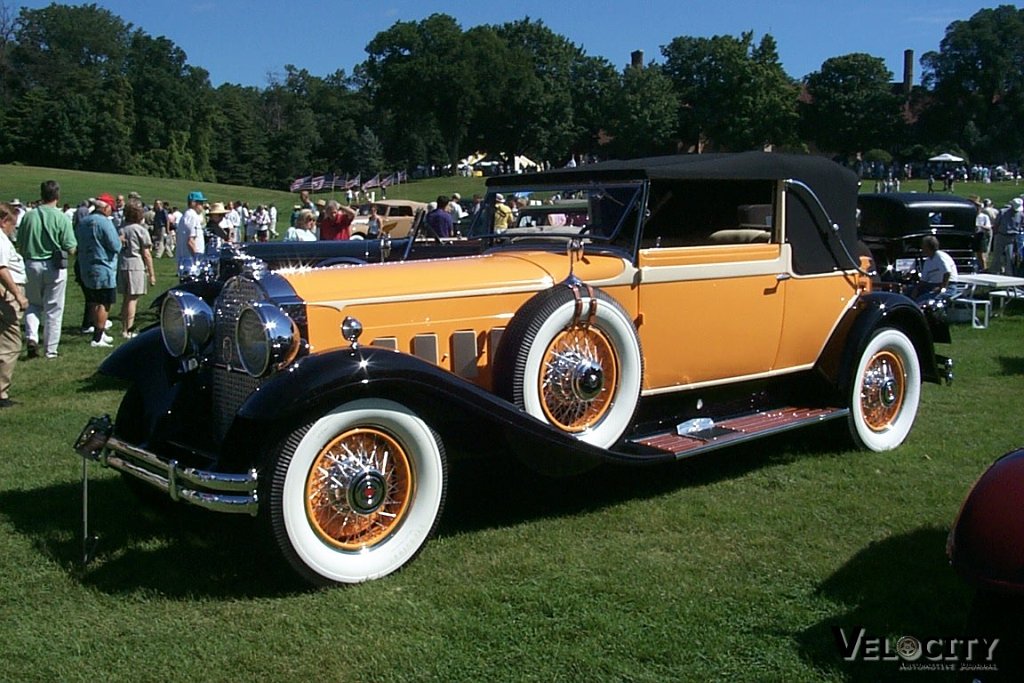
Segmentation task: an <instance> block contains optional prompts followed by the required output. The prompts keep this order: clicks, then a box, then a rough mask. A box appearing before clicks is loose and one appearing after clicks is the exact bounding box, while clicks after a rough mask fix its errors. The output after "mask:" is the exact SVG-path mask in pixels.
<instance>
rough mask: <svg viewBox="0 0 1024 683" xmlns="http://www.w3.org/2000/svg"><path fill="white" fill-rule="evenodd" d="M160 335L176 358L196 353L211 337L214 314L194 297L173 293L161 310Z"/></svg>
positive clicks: (171, 292) (176, 291)
mask: <svg viewBox="0 0 1024 683" xmlns="http://www.w3.org/2000/svg"><path fill="white" fill-rule="evenodd" d="M160 334H161V336H162V337H163V340H164V348H165V349H167V353H169V354H171V355H172V356H174V357H175V358H178V357H180V356H184V355H185V354H189V353H198V352H199V350H200V349H202V348H203V347H204V346H205V345H206V342H208V341H210V337H211V336H212V334H213V311H212V310H211V309H210V307H209V306H208V305H207V304H206V302H205V301H203V300H202V299H200V298H199V297H198V296H196V295H195V294H190V293H188V292H181V291H178V290H172V291H170V292H168V293H167V296H166V297H164V302H163V304H162V305H161V306H160Z"/></svg>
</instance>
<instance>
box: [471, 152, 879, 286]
mask: <svg viewBox="0 0 1024 683" xmlns="http://www.w3.org/2000/svg"><path fill="white" fill-rule="evenodd" d="M626 180H655V181H657V180H661V181H672V180H679V181H714V180H772V181H777V180H797V181H800V182H802V183H804V184H805V185H807V186H808V187H809V188H810V189H811V192H813V193H814V195H815V196H817V198H818V200H819V201H820V202H821V205H822V207H823V208H824V209H825V211H826V213H827V214H828V217H829V219H831V221H832V222H833V223H835V224H837V225H838V226H839V236H840V237H841V239H842V241H843V242H844V243H845V244H846V245H847V249H850V250H856V245H857V242H858V240H857V192H858V185H859V180H858V178H857V175H856V174H855V173H853V172H852V171H850V170H849V169H846V168H844V167H842V166H840V165H839V164H837V163H835V162H833V161H830V160H829V159H826V158H824V157H818V156H811V155H806V154H777V153H774V152H740V153H735V154H730V153H725V154H677V155H672V156H661V157H648V158H643V159H626V160H621V161H604V162H601V163H597V164H585V165H582V166H578V167H576V168H559V169H553V170H550V171H542V172H539V173H524V174H520V175H515V176H494V177H491V178H488V179H487V186H488V187H495V186H497V187H501V186H509V185H520V186H525V185H547V184H574V185H575V184H588V183H603V182H609V181H626ZM790 227H791V234H796V233H797V232H799V233H800V237H799V238H797V239H795V240H793V241H794V248H795V250H796V256H797V258H798V259H799V260H800V261H801V262H802V263H801V266H802V269H803V272H822V271H827V270H830V269H833V268H836V267H847V266H846V263H845V262H846V261H847V259H845V258H840V259H838V261H839V262H838V263H837V259H836V252H837V251H840V250H839V249H837V248H836V247H838V245H834V246H833V248H832V249H828V250H825V249H822V248H821V246H822V245H823V244H824V241H831V240H834V239H835V237H834V236H831V237H829V238H823V236H822V235H821V234H820V227H819V228H814V227H813V226H810V225H799V226H797V225H791V226H790ZM823 240H824V241H823ZM814 243H817V244H816V245H815V244H814ZM812 245H813V246H812ZM811 251H813V252H815V253H811ZM826 251H827V252H828V253H826Z"/></svg>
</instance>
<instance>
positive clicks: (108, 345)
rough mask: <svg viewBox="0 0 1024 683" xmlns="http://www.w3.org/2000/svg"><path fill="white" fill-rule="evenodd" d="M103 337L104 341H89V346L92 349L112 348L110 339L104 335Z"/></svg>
mask: <svg viewBox="0 0 1024 683" xmlns="http://www.w3.org/2000/svg"><path fill="white" fill-rule="evenodd" d="M104 337H105V338H104V339H101V340H99V341H91V342H89V346H91V347H92V348H94V349H109V348H112V347H113V346H114V345H113V344H111V343H110V337H107V336H106V335H104Z"/></svg>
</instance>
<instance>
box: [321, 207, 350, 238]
mask: <svg viewBox="0 0 1024 683" xmlns="http://www.w3.org/2000/svg"><path fill="white" fill-rule="evenodd" d="M355 217H356V212H355V210H354V209H351V208H349V207H347V206H342V205H341V203H339V202H338V201H337V200H334V199H332V200H331V201H329V202H327V206H325V207H324V214H323V220H322V221H321V223H320V239H322V240H347V239H348V238H349V228H350V226H351V225H352V219H353V218H355Z"/></svg>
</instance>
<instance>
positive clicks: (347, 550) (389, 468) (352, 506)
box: [260, 398, 447, 585]
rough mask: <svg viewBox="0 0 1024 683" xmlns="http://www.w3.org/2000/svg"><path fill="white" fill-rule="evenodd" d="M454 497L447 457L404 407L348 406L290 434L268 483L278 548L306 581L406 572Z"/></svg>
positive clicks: (264, 488) (273, 457) (374, 402)
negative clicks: (450, 493)
mask: <svg viewBox="0 0 1024 683" xmlns="http://www.w3.org/2000/svg"><path fill="white" fill-rule="evenodd" d="M446 490H447V464H446V459H445V453H444V447H443V445H442V444H441V440H440V438H439V437H438V436H437V434H436V433H435V432H434V431H433V430H432V429H431V428H430V427H429V426H428V425H427V424H426V423H425V422H424V421H423V420H422V419H421V418H420V417H419V416H417V415H416V414H415V413H413V412H412V411H411V410H409V409H408V408H407V407H405V406H403V405H401V404H399V403H396V402H394V401H388V400H384V399H377V398H371V399H361V400H357V401H352V402H350V403H347V404H344V405H342V406H340V407H338V408H336V409H334V410H332V411H331V412H329V413H327V414H325V415H323V416H322V417H320V418H319V419H318V420H316V421H315V422H313V423H312V424H310V425H307V426H306V427H303V428H301V429H299V430H296V431H295V432H293V433H292V434H291V435H290V436H289V437H288V438H287V439H285V441H284V443H283V444H282V446H281V447H280V449H278V452H276V453H271V454H269V458H268V461H267V465H266V467H265V468H264V472H263V473H261V494H262V495H261V504H260V512H261V515H264V518H265V520H266V522H267V523H268V525H269V528H268V531H269V533H270V535H271V537H272V540H273V544H274V545H275V546H276V548H277V549H278V550H279V551H280V553H281V554H282V555H283V556H284V558H285V559H286V560H288V562H289V563H290V564H291V566H292V567H293V568H294V569H295V570H296V571H298V573H299V574H300V575H301V576H302V577H303V578H304V579H306V580H307V581H309V582H311V583H313V584H318V585H323V584H334V583H359V582H362V581H369V580H370V579H376V578H379V577H382V576H386V575H387V574H390V573H392V572H394V571H396V570H398V569H401V568H402V567H403V566H405V565H406V564H408V563H409V562H410V561H411V560H412V559H413V558H414V557H416V555H417V554H418V553H419V551H420V550H421V549H422V548H423V546H424V544H425V543H426V542H427V540H428V539H429V538H430V536H431V535H432V534H433V532H434V529H435V528H436V526H437V523H438V520H439V519H440V517H441V510H442V508H443V506H444V499H445V495H446Z"/></svg>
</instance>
